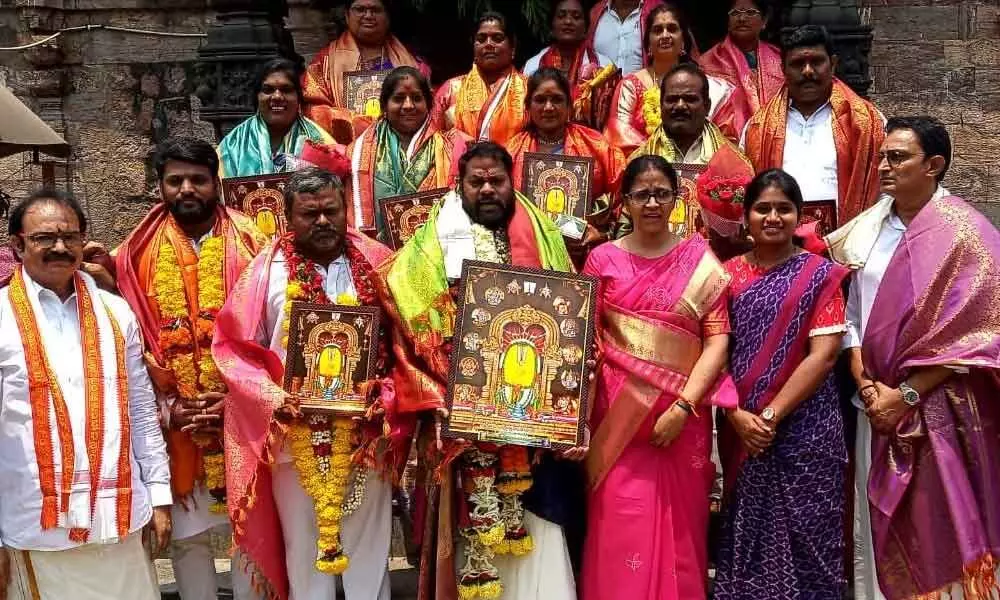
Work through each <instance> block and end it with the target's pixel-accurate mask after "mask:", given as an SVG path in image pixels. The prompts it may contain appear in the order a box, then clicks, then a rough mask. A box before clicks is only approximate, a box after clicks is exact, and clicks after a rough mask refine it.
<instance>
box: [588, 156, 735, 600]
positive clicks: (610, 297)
mask: <svg viewBox="0 0 1000 600" xmlns="http://www.w3.org/2000/svg"><path fill="white" fill-rule="evenodd" d="M621 190H622V192H623V196H624V199H625V204H624V207H623V209H624V210H625V211H626V212H627V214H628V216H629V217H630V218H631V220H632V222H633V224H634V228H633V231H632V233H630V234H628V235H626V236H625V237H623V238H621V239H619V240H616V241H614V242H612V243H607V244H603V245H601V246H598V247H597V248H595V249H594V250H593V251H592V252H591V254H590V257H589V259H588V260H587V264H586V266H585V267H584V269H583V271H584V273H587V274H590V275H595V276H597V277H599V278H600V280H601V291H600V293H599V296H598V302H597V311H598V315H599V325H598V331H599V334H600V346H601V363H602V364H601V366H600V368H599V370H598V381H597V394H596V397H595V398H594V399H593V408H592V414H591V428H592V430H593V432H594V433H593V437H592V438H591V444H590V452H589V454H588V456H587V462H586V465H587V477H588V484H589V489H590V497H589V502H588V519H587V521H588V534H587V542H586V545H585V548H584V565H583V573H582V592H583V599H584V600H607V599H608V598H629V599H630V600H698V599H703V598H705V596H706V580H707V574H708V552H707V537H708V517H709V493H710V491H711V486H712V483H713V481H714V479H715V466H714V465H713V464H712V461H711V451H712V410H711V406H710V405H715V406H721V407H735V406H736V401H737V399H736V390H735V387H734V386H733V383H732V379H730V377H729V376H728V375H727V374H725V373H724V371H723V369H724V367H725V364H726V357H727V349H728V342H729V336H728V333H729V315H728V310H727V308H728V307H727V286H728V282H729V277H728V276H727V275H726V272H725V270H724V269H723V267H722V265H721V264H720V263H719V261H718V260H717V259H716V258H715V256H713V255H712V252H711V250H709V248H708V243H707V242H706V241H705V239H704V238H703V237H701V236H700V235H694V236H692V237H691V238H689V239H687V240H684V239H681V238H680V237H679V236H677V235H675V234H673V233H671V232H670V230H669V228H668V227H667V220H668V217H669V215H670V211H671V210H672V209H673V205H674V198H675V193H676V190H677V173H676V172H675V171H674V169H673V167H671V166H670V163H668V162H667V161H666V160H665V159H663V158H662V157H659V156H652V155H646V156H640V157H638V158H636V159H635V160H633V161H632V162H631V163H630V164H629V165H628V167H627V168H626V170H625V175H624V177H623V180H622V187H621Z"/></svg>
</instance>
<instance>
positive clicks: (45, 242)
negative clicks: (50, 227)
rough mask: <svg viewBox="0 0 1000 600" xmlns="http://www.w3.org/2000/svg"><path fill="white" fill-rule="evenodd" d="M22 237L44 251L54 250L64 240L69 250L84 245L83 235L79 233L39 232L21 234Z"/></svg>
mask: <svg viewBox="0 0 1000 600" xmlns="http://www.w3.org/2000/svg"><path fill="white" fill-rule="evenodd" d="M21 237H23V238H26V239H28V241H30V242H31V243H32V244H34V245H36V246H38V247H39V248H41V249H43V250H48V249H49V248H54V247H55V245H56V242H58V241H59V240H62V243H63V245H65V246H66V247H67V248H75V247H79V246H82V245H83V237H84V236H83V233H81V232H79V231H60V232H47V231H45V232H39V233H31V234H27V235H26V234H23V233H22V234H21Z"/></svg>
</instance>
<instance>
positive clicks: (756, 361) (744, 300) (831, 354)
mask: <svg viewBox="0 0 1000 600" xmlns="http://www.w3.org/2000/svg"><path fill="white" fill-rule="evenodd" d="M743 206H744V208H743V212H744V215H745V216H746V223H747V226H748V228H749V230H750V235H751V237H752V238H753V240H754V248H753V250H751V251H750V252H748V253H747V254H744V255H743V256H738V257H736V258H733V259H732V260H730V261H728V262H726V265H725V267H726V271H728V272H729V274H730V275H731V276H732V278H733V280H732V282H731V283H730V294H729V295H730V305H729V314H730V318H731V319H732V326H733V334H732V338H733V343H732V354H731V356H730V368H731V369H732V373H733V380H734V381H735V383H736V388H737V389H738V390H739V396H740V406H739V408H736V409H732V410H729V411H727V415H726V416H727V417H728V418H727V419H726V421H727V423H726V424H725V425H726V426H724V427H722V428H720V431H719V449H720V454H721V457H722V460H723V465H724V471H725V477H726V495H725V508H724V519H723V526H722V536H721V541H720V544H719V556H718V564H717V571H716V577H715V598H717V599H719V600H756V599H757V598H769V599H770V598H773V599H774V600H797V599H798V598H810V599H813V600H839V599H840V598H841V597H842V594H843V587H844V584H845V581H844V543H843V542H844V536H843V523H844V479H845V473H846V468H847V450H846V446H845V444H844V427H843V422H842V420H841V414H840V406H839V401H838V394H837V387H836V383H835V379H834V375H833V366H834V364H835V362H836V360H837V354H838V353H839V352H840V342H841V338H842V337H843V335H844V332H845V331H846V330H847V325H846V320H845V315H844V312H845V309H844V294H843V292H842V291H841V287H840V286H841V283H842V282H843V280H844V277H845V276H846V275H847V273H848V271H847V269H845V268H843V267H841V266H838V265H835V264H834V263H832V262H830V261H829V260H827V259H825V258H821V257H819V256H817V255H815V254H812V253H809V252H806V251H805V250H802V249H801V248H798V247H797V246H796V245H795V244H793V241H792V240H793V238H792V236H793V232H794V231H795V227H796V225H798V222H799V216H800V215H801V214H802V192H801V191H799V186H798V184H797V183H796V182H795V179H793V178H792V176H791V175H789V174H787V173H785V172H784V171H781V170H779V169H772V170H770V171H764V172H763V173H760V174H759V175H757V177H756V178H754V180H753V181H751V182H750V185H749V186H748V187H747V193H746V199H745V201H744V205H743Z"/></svg>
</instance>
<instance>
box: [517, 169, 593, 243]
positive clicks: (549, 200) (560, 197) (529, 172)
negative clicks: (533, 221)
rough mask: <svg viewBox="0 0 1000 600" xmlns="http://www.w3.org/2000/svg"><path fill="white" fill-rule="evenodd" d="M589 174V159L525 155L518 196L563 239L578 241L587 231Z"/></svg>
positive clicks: (590, 174) (590, 172)
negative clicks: (541, 214) (529, 203)
mask: <svg viewBox="0 0 1000 600" xmlns="http://www.w3.org/2000/svg"><path fill="white" fill-rule="evenodd" d="M593 173H594V158H593V157H592V156H565V155H562V154H543V153H540V152H525V154H524V171H523V173H522V178H521V181H523V184H522V185H523V186H524V189H523V190H522V192H523V193H524V195H525V196H527V197H528V198H530V199H531V201H532V202H534V203H535V205H536V206H538V208H540V209H541V210H542V212H544V213H545V215H546V216H548V217H549V218H550V219H552V222H553V223H555V224H556V226H558V227H559V229H560V230H561V231H562V233H563V235H565V236H566V237H569V238H572V239H577V240H578V239H581V238H582V237H583V234H584V232H585V231H586V229H587V215H589V214H590V189H591V188H590V186H591V179H592V178H593Z"/></svg>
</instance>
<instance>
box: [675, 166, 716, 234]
mask: <svg viewBox="0 0 1000 600" xmlns="http://www.w3.org/2000/svg"><path fill="white" fill-rule="evenodd" d="M706 168H707V166H706V165H696V164H692V163H677V164H675V165H674V169H675V170H676V171H677V183H678V186H677V187H678V190H677V200H676V201H675V202H674V210H673V212H671V213H670V219H669V221H668V227H669V228H670V231H672V232H673V233H676V234H677V235H680V236H684V237H687V236H689V235H691V234H692V233H693V232H695V231H701V230H702V229H703V224H702V219H701V209H700V208H699V206H698V176H699V175H701V174H702V173H704V172H705V169H706Z"/></svg>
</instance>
